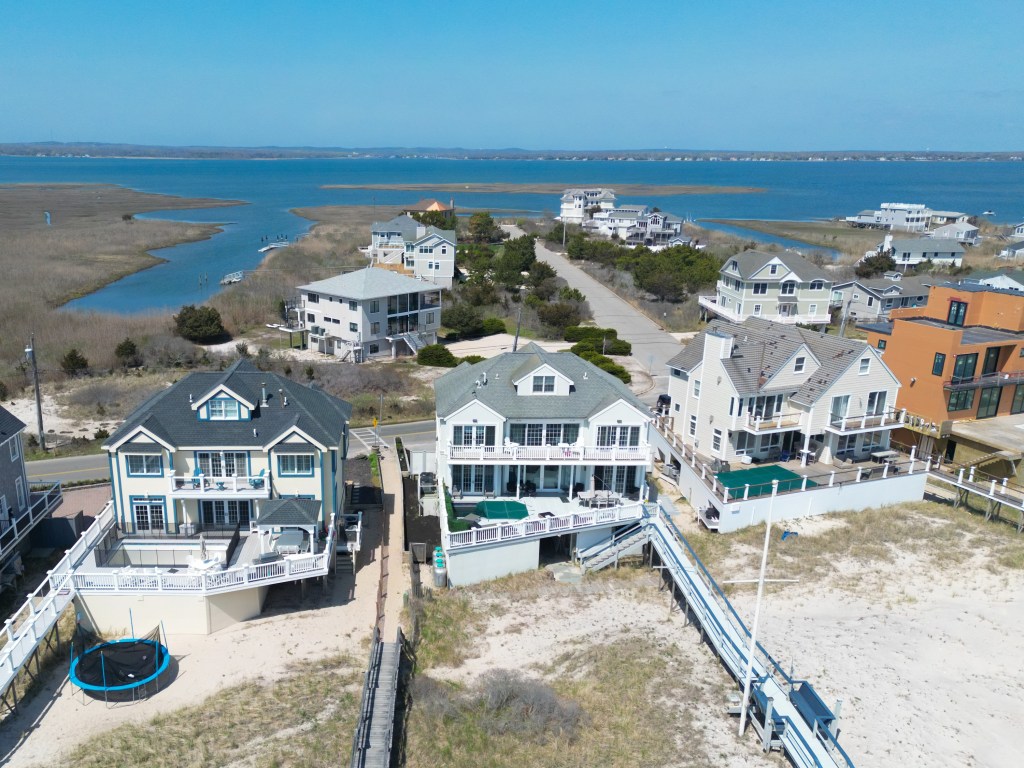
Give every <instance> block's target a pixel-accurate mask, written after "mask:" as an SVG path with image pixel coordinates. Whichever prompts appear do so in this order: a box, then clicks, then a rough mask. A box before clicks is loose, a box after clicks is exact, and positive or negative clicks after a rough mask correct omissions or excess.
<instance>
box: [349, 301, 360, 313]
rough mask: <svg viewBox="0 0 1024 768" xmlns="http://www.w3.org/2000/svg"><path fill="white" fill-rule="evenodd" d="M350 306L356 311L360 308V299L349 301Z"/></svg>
mask: <svg viewBox="0 0 1024 768" xmlns="http://www.w3.org/2000/svg"><path fill="white" fill-rule="evenodd" d="M348 308H349V309H350V310H352V311H353V312H355V311H356V310H358V309H359V302H358V301H349V303H348Z"/></svg>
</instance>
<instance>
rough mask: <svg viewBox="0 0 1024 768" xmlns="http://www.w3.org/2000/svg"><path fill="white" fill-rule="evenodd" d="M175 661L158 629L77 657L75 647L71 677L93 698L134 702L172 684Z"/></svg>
mask: <svg viewBox="0 0 1024 768" xmlns="http://www.w3.org/2000/svg"><path fill="white" fill-rule="evenodd" d="M81 634H82V633H80V635H81ZM84 646H85V643H84V642H83V644H82V647H84ZM172 661H173V659H172V657H171V654H170V653H169V652H168V651H167V646H165V645H164V644H163V643H162V642H160V628H159V627H157V628H156V629H154V630H153V631H152V632H150V633H149V634H147V635H145V636H144V637H127V638H122V639H121V640H113V641H110V642H105V643H100V644H99V645H94V646H92V647H91V648H89V649H88V650H87V651H85V652H83V653H81V654H79V655H78V656H75V654H74V647H72V658H71V672H70V678H71V682H72V683H74V684H75V685H76V686H78V687H79V688H80V689H81V690H82V691H83V692H84V693H86V694H87V695H89V696H91V697H93V698H94V699H103V700H104V701H134V700H136V699H140V698H145V697H147V696H149V695H151V694H153V693H155V692H156V691H159V690H160V685H161V683H164V684H166V683H167V682H169V678H170V674H171V666H172Z"/></svg>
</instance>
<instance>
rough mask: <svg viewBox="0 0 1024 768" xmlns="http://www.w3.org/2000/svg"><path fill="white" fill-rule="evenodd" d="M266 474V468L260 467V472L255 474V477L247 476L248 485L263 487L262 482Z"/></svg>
mask: <svg viewBox="0 0 1024 768" xmlns="http://www.w3.org/2000/svg"><path fill="white" fill-rule="evenodd" d="M266 474H267V470H266V469H265V468H264V469H261V470H260V473H259V474H258V475H256V477H250V478H249V485H250V486H251V487H252V488H262V487H263V483H264V482H265V476H266Z"/></svg>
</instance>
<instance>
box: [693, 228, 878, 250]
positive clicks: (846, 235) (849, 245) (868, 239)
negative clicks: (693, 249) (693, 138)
mask: <svg viewBox="0 0 1024 768" xmlns="http://www.w3.org/2000/svg"><path fill="white" fill-rule="evenodd" d="M708 221H709V222H710V223H712V224H726V225H728V226H730V227H742V228H743V229H750V230H753V231H755V232H763V233H765V234H768V235H775V236H776V237H785V238H787V239H789V240H799V241H800V242H802V243H808V244H809V245H810V246H818V247H820V248H832V249H835V250H837V251H839V252H840V253H842V254H843V255H844V256H847V257H851V258H852V257H856V258H858V259H859V258H860V257H861V256H863V255H864V253H865V251H869V250H872V249H874V248H875V246H877V245H878V244H879V243H880V242H882V239H883V238H884V237H885V233H884V232H880V231H879V230H876V229H856V228H855V227H851V226H849V225H847V224H844V223H842V222H837V221H759V220H754V219H708Z"/></svg>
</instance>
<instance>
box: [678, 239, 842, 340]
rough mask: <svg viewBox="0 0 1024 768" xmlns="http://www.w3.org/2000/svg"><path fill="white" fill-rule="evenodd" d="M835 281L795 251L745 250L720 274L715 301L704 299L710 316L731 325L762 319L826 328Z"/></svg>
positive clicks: (728, 260) (706, 313) (730, 260)
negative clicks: (747, 320)
mask: <svg viewBox="0 0 1024 768" xmlns="http://www.w3.org/2000/svg"><path fill="white" fill-rule="evenodd" d="M831 297H832V279H831V277H830V276H829V275H828V273H827V272H825V270H823V269H822V268H821V267H819V266H816V265H814V264H812V263H811V262H809V261H807V260H806V259H804V258H803V257H801V256H800V255H798V254H796V253H793V252H791V251H784V252H781V253H764V252H761V251H744V252H743V253H741V254H739V255H737V256H733V257H732V258H730V259H727V260H726V262H725V264H723V265H722V269H721V270H720V271H719V278H718V284H717V285H716V286H715V295H714V296H699V297H698V299H697V301H698V303H699V305H700V307H701V309H702V311H703V312H704V314H705V315H710V316H716V317H720V318H722V319H724V320H728V321H730V322H734V323H739V322H743V321H744V320H745V319H747V318H748V317H759V318H763V319H765V320H771V321H773V322H776V323H801V324H803V325H827V324H828V322H829V319H830V315H829V302H830V301H831Z"/></svg>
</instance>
